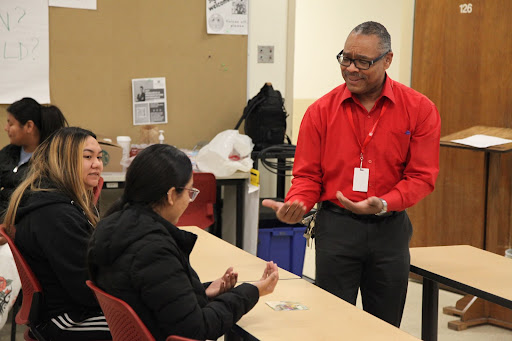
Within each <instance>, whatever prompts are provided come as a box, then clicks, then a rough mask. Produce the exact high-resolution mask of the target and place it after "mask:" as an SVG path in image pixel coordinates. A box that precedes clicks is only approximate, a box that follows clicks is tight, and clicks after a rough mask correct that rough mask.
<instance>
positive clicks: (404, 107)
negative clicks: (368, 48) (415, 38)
mask: <svg viewBox="0 0 512 341" xmlns="http://www.w3.org/2000/svg"><path fill="white" fill-rule="evenodd" d="M385 103H387V104H386V105H385V107H386V109H385V110H384V111H382V108H383V105H384V104H385ZM349 107H350V108H351V111H352V113H353V115H352V117H353V120H354V127H355V131H354V129H353V127H352V125H351V124H350V121H349V117H348V115H349V113H350V110H347V108H349ZM381 111H382V115H380V114H381ZM379 116H381V117H380V120H379V121H378V124H377V126H376V129H375V132H374V134H373V136H372V137H371V140H370V142H369V143H368V145H367V146H366V148H365V150H364V154H363V165H362V166H363V168H368V169H369V182H368V192H366V193H364V192H355V191H353V190H352V184H353V178H354V168H356V167H359V166H360V163H361V160H360V154H361V145H363V142H364V140H365V138H366V136H367V135H368V133H369V132H370V131H371V129H372V128H373V126H374V124H375V122H376V121H377V119H378V118H379ZM440 135H441V118H440V116H439V112H438V111H437V108H436V107H435V105H434V103H432V101H430V100H429V99H428V98H427V97H426V96H424V95H422V94H420V93H419V92H417V91H415V90H413V89H411V88H409V87H407V86H405V85H403V84H400V83H398V82H395V81H393V80H391V78H389V76H386V81H385V83H384V87H383V89H382V93H381V95H380V97H379V98H378V99H377V101H376V102H375V105H374V107H373V108H372V110H371V111H370V112H368V111H367V110H366V109H365V108H364V107H363V105H362V104H361V102H360V101H359V100H358V99H357V98H356V97H355V96H354V95H353V94H352V93H351V92H350V91H349V90H348V89H347V87H346V85H345V84H342V85H340V86H338V87H337V88H335V89H334V90H332V91H331V92H329V93H328V94H326V95H325V96H323V97H322V98H320V99H319V100H317V101H316V102H315V103H313V104H312V105H311V106H310V107H309V108H308V110H307V111H306V113H305V115H304V118H303V120H302V123H301V126H300V132H299V138H298V142H297V148H296V152H295V162H294V167H293V176H294V177H293V179H292V186H291V188H290V190H289V192H288V195H287V196H286V201H289V200H291V201H294V200H299V201H302V202H303V203H304V204H305V205H306V207H307V210H310V209H311V208H312V207H313V206H314V205H315V203H317V202H321V201H325V200H331V201H332V202H334V203H336V204H338V205H340V203H339V201H338V199H337V198H336V191H341V192H342V193H343V194H344V195H345V196H346V197H347V198H348V199H350V200H352V201H356V202H357V201H361V200H364V199H366V198H368V197H370V196H377V197H379V198H382V199H384V200H386V202H387V204H388V211H402V210H404V209H406V208H407V207H410V206H412V205H414V204H416V203H417V202H418V201H420V200H421V199H422V198H424V197H425V196H426V195H428V194H429V193H430V192H432V191H433V190H434V184H435V181H436V178H437V174H438V173H439V139H440Z"/></svg>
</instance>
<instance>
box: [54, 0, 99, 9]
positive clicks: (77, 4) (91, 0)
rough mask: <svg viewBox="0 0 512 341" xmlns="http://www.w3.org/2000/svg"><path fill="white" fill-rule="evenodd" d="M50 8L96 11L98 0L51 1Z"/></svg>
mask: <svg viewBox="0 0 512 341" xmlns="http://www.w3.org/2000/svg"><path fill="white" fill-rule="evenodd" d="M49 5H50V6H54V7H69V8H80V9H94V10H95V9H96V0H50V3H49Z"/></svg>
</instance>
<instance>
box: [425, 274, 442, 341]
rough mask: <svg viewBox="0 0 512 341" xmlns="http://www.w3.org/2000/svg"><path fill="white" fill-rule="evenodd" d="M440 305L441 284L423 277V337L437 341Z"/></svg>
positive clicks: (426, 340) (426, 339)
mask: <svg viewBox="0 0 512 341" xmlns="http://www.w3.org/2000/svg"><path fill="white" fill-rule="evenodd" d="M438 306H439V284H438V283H437V282H434V281H432V280H430V279H427V278H423V306H422V312H421V313H422V319H421V339H422V340H425V341H437V318H438V316H437V315H438V312H437V311H438Z"/></svg>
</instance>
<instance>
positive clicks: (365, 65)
mask: <svg viewBox="0 0 512 341" xmlns="http://www.w3.org/2000/svg"><path fill="white" fill-rule="evenodd" d="M389 52H391V50H388V51H387V52H385V53H383V54H381V55H380V56H378V57H377V58H375V59H374V60H364V59H352V58H348V57H345V56H344V55H343V50H341V52H340V53H338V54H337V55H336V59H337V60H338V63H340V65H342V66H346V67H349V66H350V64H352V63H354V65H355V67H356V68H358V69H359V70H368V69H369V68H370V67H371V66H372V65H373V64H375V63H376V62H378V61H379V60H381V59H382V58H384V56H385V55H387V54H388V53H389Z"/></svg>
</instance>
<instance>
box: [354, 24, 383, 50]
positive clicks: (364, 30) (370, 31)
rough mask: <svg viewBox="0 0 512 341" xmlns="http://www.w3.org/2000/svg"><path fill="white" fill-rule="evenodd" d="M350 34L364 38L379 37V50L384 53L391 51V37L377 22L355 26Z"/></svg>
mask: <svg viewBox="0 0 512 341" xmlns="http://www.w3.org/2000/svg"><path fill="white" fill-rule="evenodd" d="M351 33H356V34H363V35H365V36H369V35H376V36H377V37H379V40H380V43H379V50H380V51H381V52H382V53H384V52H386V51H391V36H390V35H389V33H388V30H386V28H385V27H384V26H383V25H382V24H379V23H378V22H375V21H367V22H364V23H362V24H359V25H357V26H356V27H355V28H354V29H353V30H352V32H351Z"/></svg>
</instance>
